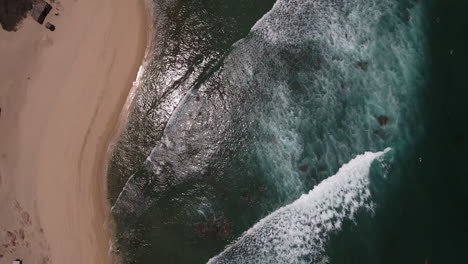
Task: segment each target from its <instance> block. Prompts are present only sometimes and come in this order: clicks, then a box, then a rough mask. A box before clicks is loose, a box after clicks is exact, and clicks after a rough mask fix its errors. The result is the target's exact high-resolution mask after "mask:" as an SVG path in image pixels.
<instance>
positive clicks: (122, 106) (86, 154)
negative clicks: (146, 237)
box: [0, 0, 152, 263]
mask: <svg viewBox="0 0 468 264" xmlns="http://www.w3.org/2000/svg"><path fill="white" fill-rule="evenodd" d="M53 6H54V7H55V8H56V10H55V9H54V12H57V14H59V15H56V16H53V15H52V14H51V15H49V17H48V18H47V19H46V21H48V20H49V21H51V22H53V24H55V25H56V26H57V30H56V31H55V32H50V31H48V30H47V29H46V28H45V27H43V26H42V25H39V24H37V23H35V22H34V21H32V19H31V18H30V17H28V18H27V19H25V20H24V21H23V22H22V23H21V25H20V27H19V28H18V31H17V32H5V31H1V32H0V55H1V56H2V58H5V59H4V60H3V63H2V62H0V65H1V66H2V68H5V69H6V71H2V73H0V82H1V84H2V85H1V86H0V107H1V108H2V112H1V115H0V210H2V212H6V214H5V215H3V216H2V217H0V243H2V244H4V243H5V245H6V244H8V246H7V247H4V248H2V249H0V262H4V261H6V262H7V263H8V261H11V260H13V259H15V258H20V259H22V260H23V261H25V263H114V262H116V261H117V258H118V256H116V255H113V254H111V252H110V244H111V243H112V241H113V238H114V237H113V229H112V219H111V215H110V205H109V202H108V199H107V189H106V186H107V166H108V163H107V162H108V161H109V157H110V154H111V150H112V145H113V142H114V141H115V140H116V139H117V138H118V135H120V133H121V128H122V127H123V125H124V124H123V122H124V121H126V118H125V119H123V117H124V116H127V115H128V108H129V106H128V102H129V100H131V99H132V93H134V90H135V89H136V87H135V85H137V83H138V79H137V81H136V82H134V81H135V77H136V76H137V72H139V67H140V66H141V65H142V63H144V61H145V60H144V58H146V56H147V54H146V53H147V52H148V47H149V45H150V42H149V40H150V38H149V37H150V36H151V34H152V28H151V23H148V22H149V21H150V20H151V17H150V16H149V15H150V13H149V12H150V10H149V9H148V8H149V7H148V6H147V3H146V2H144V1H139V2H137V3H135V2H128V1H125V0H118V1H112V0H106V1H99V2H94V1H91V0H86V1H78V2H76V1H73V0H61V1H55V3H54V5H53ZM122 17H125V19H122ZM140 70H141V68H140ZM132 83H133V85H132Z"/></svg>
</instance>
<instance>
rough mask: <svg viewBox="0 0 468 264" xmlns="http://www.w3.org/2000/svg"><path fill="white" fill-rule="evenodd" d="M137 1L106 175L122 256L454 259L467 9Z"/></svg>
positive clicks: (458, 238)
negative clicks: (126, 115) (122, 117)
mask: <svg viewBox="0 0 468 264" xmlns="http://www.w3.org/2000/svg"><path fill="white" fill-rule="evenodd" d="M154 4H155V14H156V16H155V19H154V24H155V27H156V32H159V33H158V34H159V35H155V37H154V43H153V46H152V52H153V54H154V58H153V59H152V60H151V61H150V63H149V65H148V67H147V71H146V73H145V75H144V77H143V82H142V86H141V88H140V90H139V91H138V93H137V96H136V98H137V99H136V102H137V103H136V106H135V109H134V110H133V111H132V113H131V118H130V122H129V126H128V128H127V130H126V131H125V132H124V135H123V136H122V138H121V140H120V142H119V143H118V146H117V150H116V152H114V156H113V161H112V164H111V167H110V170H109V175H110V181H109V190H110V196H111V197H110V201H111V203H112V204H114V207H113V213H114V216H115V219H116V222H117V237H118V241H117V243H118V244H119V249H120V250H121V255H122V256H123V258H124V260H125V262H126V263H203V262H206V261H208V259H210V258H212V257H215V256H216V255H218V254H220V255H219V257H217V258H215V259H213V262H218V263H251V262H264V263H271V262H277V263H280V262H281V263H284V262H291V263H297V262H301V263H424V262H425V261H426V260H427V261H428V263H460V262H462V263H463V262H464V257H463V253H464V252H465V251H464V249H468V243H467V237H468V236H467V235H468V232H467V231H468V230H467V228H466V227H465V225H464V223H465V222H466V216H467V214H468V211H467V210H466V209H467V205H466V201H467V200H466V198H467V197H466V196H467V194H466V193H467V192H466V191H465V187H466V186H467V185H466V184H465V183H466V181H467V180H466V176H467V175H468V173H467V168H466V166H465V162H464V161H466V159H467V158H466V157H467V155H466V154H464V150H465V149H466V144H467V139H466V136H467V135H468V133H467V126H468V125H467V124H468V123H467V121H468V117H467V115H466V111H464V109H463V106H464V104H463V101H462V100H464V99H465V98H466V95H467V93H468V91H467V89H466V86H467V85H466V84H467V80H466V79H467V78H468V77H467V73H468V67H467V65H466V62H465V61H466V58H468V56H467V55H468V54H467V52H466V51H465V47H468V45H467V44H468V43H467V42H468V37H467V36H466V34H464V32H466V28H467V27H466V26H468V19H467V18H466V15H467V14H468V4H465V3H464V2H463V1H455V0H454V1H435V0H434V1H411V0H408V1H403V0H401V1H397V0H374V1H361V0H353V1H351V0H342V1H319V0H317V1H278V2H277V3H276V4H275V5H274V6H273V7H272V4H273V2H272V1H264V2H261V3H260V2H258V3H256V4H253V3H250V2H247V1H245V2H239V3H238V2H234V1H174V2H165V1H155V2H154ZM270 8H272V9H271V11H269V12H268V13H267V14H266V15H265V16H263V17H262V15H263V14H264V13H266V12H267V11H268V10H269V9H270ZM261 17H262V18H261ZM260 18H261V19H260ZM259 19H260V20H259ZM257 20H259V21H258V22H256V21H257ZM254 23H256V24H255V25H254ZM252 26H253V27H252ZM251 27H252V28H251ZM158 29H159V31H158ZM249 30H250V33H249ZM162 36H164V38H163V37H162ZM237 40H239V41H237ZM235 41H237V42H236V43H235V44H234V42H235ZM387 147H391V148H392V151H390V152H389V153H388V154H387V155H385V157H384V159H383V160H382V161H380V162H381V164H382V166H380V165H379V164H377V162H375V163H374V164H373V165H372V166H371V169H370V172H366V169H365V168H368V167H366V166H367V165H366V166H364V165H365V163H359V161H360V158H359V157H362V156H360V155H361V154H363V153H364V152H368V151H371V152H374V153H375V152H378V151H382V150H384V149H386V148H387ZM369 155H370V154H369ZM348 162H349V163H348ZM346 163H348V164H351V165H352V166H351V165H349V166H348V167H346V165H344V164H346ZM366 164H367V163H366ZM350 166H351V167H353V168H360V169H359V170H358V172H356V173H339V172H338V171H339V169H340V168H342V169H343V170H345V168H351V167H350ZM337 172H338V174H337ZM340 175H341V176H340ZM353 177H354V178H353ZM324 179H328V180H327V181H324ZM337 179H343V180H337ZM346 179H348V180H346ZM127 180H128V181H127ZM340 182H341V183H343V182H347V184H348V185H340V184H341V183H340ZM124 185H125V188H124V189H123V191H121V190H122V188H123V186H124ZM314 186H316V187H315V189H314ZM324 186H326V187H324ZM312 189H313V191H311V192H310V194H308V196H303V197H302V198H300V199H299V200H297V199H298V198H299V197H301V195H302V194H306V193H309V191H310V190H312ZM323 190H327V191H323ZM118 196H119V197H118ZM294 201H296V202H294ZM304 201H309V202H304ZM340 201H343V202H342V203H341V202H340ZM297 204H302V205H301V206H299V207H298V206H297ZM281 206H285V207H284V208H285V209H279V208H280V207H281ZM284 212H289V213H287V214H284ZM270 214H271V215H270ZM268 215H270V216H268ZM262 218H263V219H264V220H261V219H262ZM268 219H270V220H268ZM271 219H273V220H271ZM275 219H276V220H275ZM260 220H261V221H260ZM259 221H260V222H259ZM255 223H258V224H257V225H255V227H253V228H252V226H254V224H255ZM296 228H297V229H296ZM304 228H305V230H304ZM249 229H250V230H249ZM247 230H249V231H248V233H246V234H243V232H245V231H247ZM264 230H269V231H268V232H269V233H268V232H266V231H264ZM297 230H300V231H299V232H296V231H297ZM223 249H225V250H224V251H223ZM262 252H263V253H262ZM264 252H267V253H264ZM262 254H264V255H262Z"/></svg>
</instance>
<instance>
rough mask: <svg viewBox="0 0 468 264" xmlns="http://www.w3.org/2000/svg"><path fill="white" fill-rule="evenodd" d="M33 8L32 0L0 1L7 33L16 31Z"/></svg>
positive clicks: (0, 16)
mask: <svg viewBox="0 0 468 264" xmlns="http://www.w3.org/2000/svg"><path fill="white" fill-rule="evenodd" d="M32 7H33V5H32V0H0V24H1V25H2V28H3V29H4V30H6V31H16V30H17V26H18V24H19V23H20V22H21V20H23V19H24V18H25V17H26V14H27V12H28V11H29V10H31V9H32Z"/></svg>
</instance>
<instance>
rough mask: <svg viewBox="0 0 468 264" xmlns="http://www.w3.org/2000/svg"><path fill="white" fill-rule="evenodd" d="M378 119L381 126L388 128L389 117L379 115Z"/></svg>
mask: <svg viewBox="0 0 468 264" xmlns="http://www.w3.org/2000/svg"><path fill="white" fill-rule="evenodd" d="M376 118H377V121H378V122H379V125H380V126H386V125H387V124H388V121H389V119H388V117H387V116H384V115H379V116H377V117H376Z"/></svg>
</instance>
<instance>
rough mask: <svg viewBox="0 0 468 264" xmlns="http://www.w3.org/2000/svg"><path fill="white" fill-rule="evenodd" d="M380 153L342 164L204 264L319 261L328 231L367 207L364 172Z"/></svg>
mask: <svg viewBox="0 0 468 264" xmlns="http://www.w3.org/2000/svg"><path fill="white" fill-rule="evenodd" d="M389 150H390V148H387V149H385V150H384V151H381V152H375V153H373V152H366V153H364V154H362V155H358V156H356V157H355V158H354V159H353V160H351V161H350V162H348V163H347V164H345V165H343V166H342V167H341V168H340V169H339V171H338V172H337V173H336V174H335V175H334V176H332V177H329V178H327V179H326V180H324V181H322V182H321V183H320V184H319V185H317V186H316V187H315V188H314V189H313V190H312V191H310V192H309V193H308V194H305V195H302V196H301V197H300V198H299V199H297V200H296V201H295V202H293V203H292V204H289V205H287V206H284V207H282V208H280V209H278V210H276V211H275V212H273V213H272V214H270V215H269V216H267V217H265V218H263V219H262V220H260V221H259V222H258V223H257V224H255V225H254V226H253V227H252V228H250V229H249V230H248V231H246V232H245V233H244V234H243V235H242V236H241V237H240V238H239V239H238V240H237V241H236V242H234V243H233V244H231V245H230V246H228V247H227V248H226V249H225V250H224V251H223V252H222V253H221V254H219V255H218V256H216V257H214V258H212V259H210V260H209V261H208V263H311V262H313V263H319V262H322V261H323V262H326V257H325V256H324V255H323V251H324V248H325V245H326V242H327V239H328V235H329V234H330V232H332V231H336V230H339V229H340V228H341V226H342V223H343V221H344V220H345V219H353V218H354V216H355V214H356V212H357V211H358V210H359V209H362V208H365V209H372V203H371V202H370V190H369V171H370V167H371V164H372V162H373V161H374V160H376V159H379V158H380V157H382V156H383V155H384V154H385V153H387V152H388V151H389Z"/></svg>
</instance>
